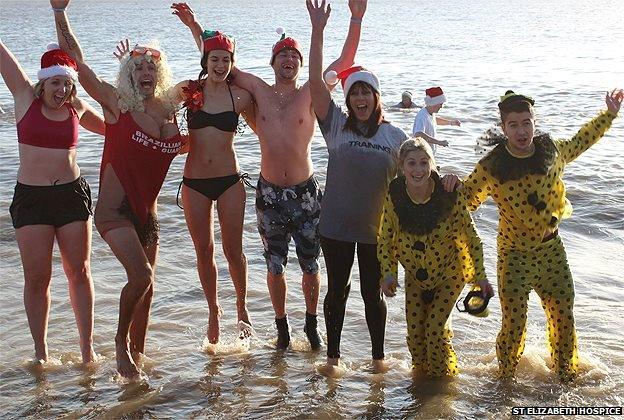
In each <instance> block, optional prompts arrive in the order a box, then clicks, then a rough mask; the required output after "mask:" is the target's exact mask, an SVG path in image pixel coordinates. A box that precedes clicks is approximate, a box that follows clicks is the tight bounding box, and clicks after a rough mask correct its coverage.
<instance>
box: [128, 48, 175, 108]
mask: <svg viewBox="0 0 624 420" xmlns="http://www.w3.org/2000/svg"><path fill="white" fill-rule="evenodd" d="M145 46H146V47H150V48H154V49H156V50H158V51H160V59H158V60H155V59H153V58H152V57H151V56H150V55H141V56H138V57H133V56H132V54H126V56H125V57H123V58H122V60H121V62H120V67H119V74H118V75H117V97H118V104H119V108H120V110H121V111H122V112H128V111H140V112H145V107H144V105H143V101H144V100H145V99H146V98H145V96H144V95H142V94H141V93H140V92H139V91H138V89H137V88H136V87H135V86H134V83H133V82H132V72H133V71H134V69H135V68H136V66H137V65H138V64H139V63H141V62H143V61H148V62H152V63H154V64H155V65H156V88H155V89H154V97H155V98H156V99H158V100H159V101H161V102H162V104H163V106H164V107H165V109H167V110H168V111H169V112H170V113H174V112H176V110H177V104H176V101H174V100H172V98H171V95H170V94H169V92H170V90H171V88H172V87H173V82H172V80H171V70H170V68H169V64H168V63H167V55H166V54H165V53H164V52H163V51H162V50H161V49H160V46H159V45H158V43H157V42H156V41H150V42H149V43H148V44H146V45H145Z"/></svg>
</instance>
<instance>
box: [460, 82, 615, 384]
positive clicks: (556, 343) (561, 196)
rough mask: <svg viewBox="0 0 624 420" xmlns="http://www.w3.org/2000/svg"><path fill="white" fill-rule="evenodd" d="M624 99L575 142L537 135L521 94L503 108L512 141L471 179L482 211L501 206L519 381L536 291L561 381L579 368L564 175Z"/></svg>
mask: <svg viewBox="0 0 624 420" xmlns="http://www.w3.org/2000/svg"><path fill="white" fill-rule="evenodd" d="M623 97H624V93H623V92H622V91H621V90H619V91H617V90H614V91H613V92H611V93H610V94H607V96H606V99H605V100H606V104H607V111H602V112H600V113H599V114H598V116H597V117H595V118H594V119H592V120H591V121H590V122H588V123H587V124H585V125H584V126H583V127H582V128H581V129H580V131H579V132H578V133H577V134H576V135H575V136H574V137H572V138H571V139H569V140H553V139H552V138H551V137H550V136H549V135H548V134H541V135H537V136H536V135H535V115H534V113H533V105H534V101H533V99H532V98H530V97H527V96H524V95H518V94H515V93H514V92H513V91H507V93H506V94H505V95H504V96H503V97H502V98H501V101H500V103H499V104H498V107H499V110H500V115H501V122H502V128H503V132H504V134H505V138H504V139H503V140H502V141H501V142H500V143H499V144H498V145H497V146H496V147H495V148H494V149H493V150H492V151H491V152H490V153H489V154H488V155H486V156H485V157H484V158H483V159H481V160H480V161H479V163H478V164H477V166H476V167H475V169H474V171H473V172H472V174H470V175H469V176H468V178H467V179H466V180H465V181H464V193H465V194H466V197H468V198H469V200H470V201H469V204H470V206H471V210H475V209H476V208H477V207H478V206H479V205H480V204H481V203H482V202H484V201H485V200H486V199H487V197H488V196H491V197H492V198H493V200H494V202H495V203H496V205H497V206H498V210H499V227H498V240H497V247H498V261H497V276H498V294H499V298H500V303H501V310H502V315H503V319H502V323H501V330H500V332H499V334H498V337H497V340H496V354H497V356H498V362H499V375H500V376H501V377H503V378H509V377H512V376H513V375H514V373H515V370H516V366H517V365H518V362H519V360H520V357H521V356H522V352H523V350H524V341H525V335H526V321H527V302H528V299H529V292H530V291H531V290H535V292H537V294H538V296H539V297H540V299H541V301H542V307H543V308H544V311H545V313H546V320H547V329H548V338H549V347H550V354H551V358H552V364H553V368H554V370H555V372H556V373H557V375H558V376H559V378H560V380H561V381H564V382H567V381H570V380H572V379H573V378H574V377H575V375H576V373H577V370H578V352H577V343H576V332H575V327H574V316H573V310H572V308H573V306H574V284H573V281H572V274H571V273H570V268H569V266H568V261H567V257H566V252H565V249H564V247H563V243H562V242H561V238H560V237H559V234H558V227H559V223H560V222H561V221H562V220H563V219H565V218H567V217H569V216H570V214H571V213H572V206H571V205H570V202H569V201H568V199H567V198H566V190H565V186H564V183H563V179H562V177H563V170H564V167H565V165H566V164H568V163H570V162H571V161H573V160H574V159H576V158H577V157H578V156H579V155H580V154H581V153H583V152H584V151H585V150H587V149H588V148H589V147H590V146H592V145H593V144H594V143H596V142H597V141H598V140H599V139H600V138H601V137H602V136H603V135H604V133H605V132H606V131H607V130H608V129H609V127H610V126H611V122H612V121H613V119H614V118H615V117H616V115H617V113H618V111H619V110H620V105H621V103H622V98H623Z"/></svg>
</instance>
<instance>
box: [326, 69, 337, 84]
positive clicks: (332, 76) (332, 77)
mask: <svg viewBox="0 0 624 420" xmlns="http://www.w3.org/2000/svg"><path fill="white" fill-rule="evenodd" d="M325 83H327V84H328V85H332V86H333V85H335V84H336V83H338V73H336V71H335V70H330V71H328V72H327V73H325Z"/></svg>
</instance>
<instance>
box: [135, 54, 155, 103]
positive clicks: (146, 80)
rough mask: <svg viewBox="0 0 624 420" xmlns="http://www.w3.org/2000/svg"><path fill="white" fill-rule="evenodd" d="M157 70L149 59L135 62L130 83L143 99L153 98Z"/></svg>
mask: <svg viewBox="0 0 624 420" xmlns="http://www.w3.org/2000/svg"><path fill="white" fill-rule="evenodd" d="M157 78H158V69H157V68H156V64H155V63H154V62H153V61H152V60H150V59H147V58H146V59H142V60H139V61H137V62H136V64H135V66H134V69H133V70H132V83H133V85H134V86H135V88H136V89H137V90H138V91H139V93H140V94H141V95H143V96H145V97H149V96H154V91H155V90H156V82H157Z"/></svg>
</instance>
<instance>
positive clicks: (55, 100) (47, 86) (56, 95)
mask: <svg viewBox="0 0 624 420" xmlns="http://www.w3.org/2000/svg"><path fill="white" fill-rule="evenodd" d="M75 91H76V86H75V84H74V81H73V80H72V79H71V78H70V77H67V76H54V77H49V78H47V79H45V80H43V82H42V84H41V92H40V97H41V99H42V101H43V103H44V104H45V105H46V106H47V107H49V108H60V107H62V106H63V105H64V104H65V102H67V101H68V100H69V99H70V96H71V95H72V93H74V92H75Z"/></svg>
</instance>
